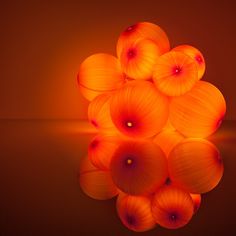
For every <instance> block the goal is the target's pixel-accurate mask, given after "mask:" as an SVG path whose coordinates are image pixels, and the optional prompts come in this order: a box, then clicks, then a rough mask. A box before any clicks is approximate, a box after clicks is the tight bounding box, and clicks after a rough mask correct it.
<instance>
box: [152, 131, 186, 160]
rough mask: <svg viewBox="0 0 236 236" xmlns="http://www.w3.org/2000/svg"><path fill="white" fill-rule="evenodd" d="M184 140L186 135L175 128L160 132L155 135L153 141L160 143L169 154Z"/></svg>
mask: <svg viewBox="0 0 236 236" xmlns="http://www.w3.org/2000/svg"><path fill="white" fill-rule="evenodd" d="M183 140H184V136H183V135H181V134H180V133H179V132H178V131H175V130H166V131H162V132H161V133H159V134H158V135H157V136H155V137H154V139H153V142H155V143H156V144H158V145H159V146H160V148H161V149H162V150H163V152H164V153H165V154H166V157H167V158H168V155H169V153H170V151H171V150H172V149H173V148H174V147H175V146H176V145H177V144H178V143H180V142H181V141H183Z"/></svg>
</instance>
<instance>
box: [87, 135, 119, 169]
mask: <svg viewBox="0 0 236 236" xmlns="http://www.w3.org/2000/svg"><path fill="white" fill-rule="evenodd" d="M120 142H121V138H120V137H119V136H116V135H109V134H99V135H97V136H95V137H94V138H93V139H92V141H91V142H90V144H89V147H88V157H89V159H90V160H91V162H92V164H93V165H94V166H96V167H97V168H98V169H101V170H109V168H110V161H111V158H112V156H113V154H114V152H115V151H116V149H117V148H118V146H119V144H120Z"/></svg>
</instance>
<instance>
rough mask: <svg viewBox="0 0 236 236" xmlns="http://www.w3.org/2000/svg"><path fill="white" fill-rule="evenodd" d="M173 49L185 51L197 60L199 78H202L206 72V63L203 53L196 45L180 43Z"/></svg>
mask: <svg viewBox="0 0 236 236" xmlns="http://www.w3.org/2000/svg"><path fill="white" fill-rule="evenodd" d="M172 51H178V52H183V53H185V54H186V55H188V56H190V57H191V58H192V59H194V60H195V62H196V64H197V68H198V79H201V78H202V77H203V75H204V73H205V69H206V64H205V60H204V57H203V55H202V53H201V52H200V51H199V50H198V49H197V48H195V47H193V46H190V45H180V46H178V47H175V48H173V49H172Z"/></svg>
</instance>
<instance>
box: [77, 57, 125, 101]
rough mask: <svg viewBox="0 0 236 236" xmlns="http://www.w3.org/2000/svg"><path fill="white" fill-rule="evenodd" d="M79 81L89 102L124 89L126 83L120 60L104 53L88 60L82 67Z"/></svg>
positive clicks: (82, 91)
mask: <svg viewBox="0 0 236 236" xmlns="http://www.w3.org/2000/svg"><path fill="white" fill-rule="evenodd" d="M77 80H78V83H79V87H80V89H81V93H82V94H83V96H84V97H85V98H86V99H88V100H89V101H91V100H93V99H94V98H95V97H96V96H97V95H99V94H103V93H109V92H112V91H114V90H116V89H118V88H120V87H122V86H123V84H124V82H125V79H124V76H123V72H122V70H121V66H120V63H119V61H118V59H117V58H115V57H114V56H112V55H109V54H104V53H98V54H94V55H92V56H90V57H88V58H86V59H85V60H84V61H83V63H82V64H81V66H80V70H79V74H78V77H77Z"/></svg>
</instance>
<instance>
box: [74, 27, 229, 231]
mask: <svg viewBox="0 0 236 236" xmlns="http://www.w3.org/2000/svg"><path fill="white" fill-rule="evenodd" d="M116 53H117V55H110V54H106V53H96V54H94V55H88V57H87V58H86V59H85V60H84V61H83V62H82V63H81V66H80V70H79V73H78V77H77V81H78V85H79V89H80V91H81V94H82V95H83V96H84V97H85V98H86V99H87V100H89V102H90V104H89V106H88V120H89V122H90V124H91V125H93V126H94V128H95V129H97V131H98V132H99V133H98V135H97V136H95V137H94V138H93V139H92V141H91V143H90V145H89V148H88V157H87V158H85V160H84V161H82V163H81V166H80V175H79V176H80V185H81V189H82V190H83V192H84V193H85V194H87V195H88V196H89V197H91V198H94V199H97V200H106V199H110V198H112V197H115V196H117V195H118V197H117V201H116V207H117V214H118V216H119V218H120V220H121V222H122V224H123V225H124V226H125V227H127V228H128V229H130V230H132V231H135V232H144V231H148V230H151V229H153V228H154V227H155V226H156V225H158V224H159V225H161V226H162V227H165V228H168V229H177V228H180V227H183V226H185V225H186V224H188V223H190V221H191V218H192V217H194V214H195V213H196V212H197V211H198V210H200V209H199V208H200V205H201V194H202V193H206V192H208V191H211V190H212V189H214V188H215V187H216V186H217V185H218V183H219V182H220V180H221V178H222V176H223V171H224V166H223V159H222V157H221V155H220V153H219V151H218V149H217V147H216V146H215V145H214V144H212V143H210V142H209V141H207V140H204V138H206V137H208V136H210V135H212V134H213V133H214V132H216V131H217V129H218V128H219V127H220V125H221V123H222V120H223V119H224V116H225V113H226V102H225V99H224V96H223V94H222V93H221V92H220V90H219V89H218V88H216V87H215V86H214V85H213V84H211V83H209V82H206V81H203V80H202V79H206V80H207V78H203V76H204V74H205V69H206V61H205V59H204V55H203V53H204V52H203V53H202V52H201V51H200V50H199V49H197V48H196V47H194V46H192V45H187V44H183V45H179V46H176V47H175V48H171V47H170V42H169V39H168V36H167V34H166V33H165V32H164V30H163V29H162V28H161V27H160V26H158V25H156V24H154V23H150V22H139V23H136V24H133V25H131V26H128V27H127V28H126V29H125V30H124V31H123V32H122V33H121V34H120V35H119V37H118V40H117V45H116ZM206 197H207V196H206Z"/></svg>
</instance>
